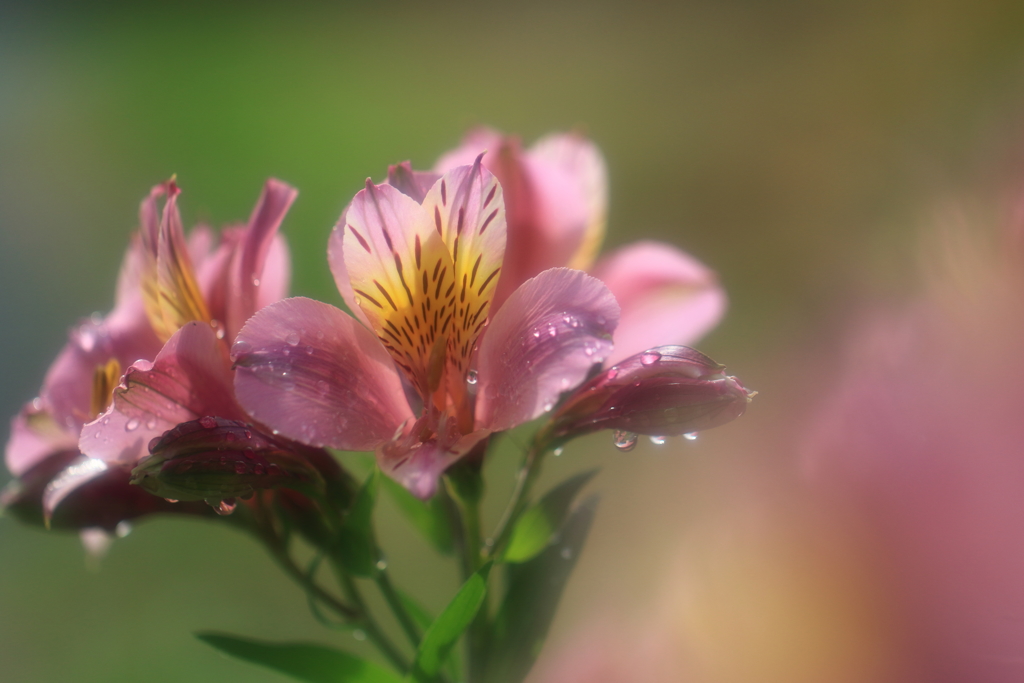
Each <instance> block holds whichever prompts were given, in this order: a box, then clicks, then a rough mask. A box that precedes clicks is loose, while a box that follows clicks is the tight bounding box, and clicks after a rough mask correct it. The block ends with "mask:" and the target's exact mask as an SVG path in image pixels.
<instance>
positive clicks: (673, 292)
mask: <svg viewBox="0 0 1024 683" xmlns="http://www.w3.org/2000/svg"><path fill="white" fill-rule="evenodd" d="M594 275H595V276H596V277H598V278H600V280H601V281H602V282H604V283H605V284H606V285H607V286H608V289H610V290H611V292H612V294H614V295H615V299H616V300H617V301H618V302H619V306H621V307H622V318H621V320H620V321H619V328H618V329H617V330H616V332H615V351H614V353H613V354H612V356H611V357H610V358H609V359H608V362H609V363H610V364H614V363H617V362H618V361H620V360H622V359H623V358H628V357H629V356H632V355H633V354H636V353H640V352H641V351H644V350H645V349H648V348H650V347H652V346H663V345H666V344H680V345H684V346H685V345H693V344H694V343H695V342H697V340H699V339H700V338H701V337H702V336H704V335H705V334H707V332H709V331H710V330H711V329H712V328H714V326H715V325H717V324H718V321H719V320H721V318H722V315H723V314H724V313H725V308H726V303H727V301H726V296H725V291H724V290H723V289H722V288H721V286H720V285H719V284H718V278H717V276H716V275H715V273H714V271H712V270H711V269H709V268H708V267H707V266H705V265H703V264H702V263H700V262H699V261H697V260H696V259H695V258H693V257H692V256H689V255H687V254H685V253H683V252H682V251H680V250H678V249H676V248H675V247H673V246H670V245H668V244H662V243H660V242H637V243H635V244H631V245H629V246H626V247H623V248H621V249H619V250H618V251H615V252H613V253H612V254H610V255H608V256H607V257H605V258H604V259H602V260H601V262H600V263H599V264H598V266H597V268H595V269H594Z"/></svg>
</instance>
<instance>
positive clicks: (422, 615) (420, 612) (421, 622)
mask: <svg viewBox="0 0 1024 683" xmlns="http://www.w3.org/2000/svg"><path fill="white" fill-rule="evenodd" d="M397 593H398V598H399V600H401V601H402V605H403V606H404V607H405V611H406V612H408V613H409V616H410V617H412V620H413V621H415V622H416V625H417V626H419V627H420V628H421V629H423V630H424V631H426V630H427V629H429V628H430V625H431V624H433V623H434V617H433V616H432V615H431V614H430V612H428V611H427V610H426V609H425V608H424V607H423V605H421V604H420V603H419V602H417V601H416V600H415V599H413V598H412V596H410V595H409V594H408V593H405V592H403V591H401V590H399V591H397ZM444 668H445V670H446V671H447V673H448V677H449V678H450V679H451V680H453V681H457V680H459V678H460V675H459V672H460V671H462V664H461V662H460V661H459V653H458V650H457V649H455V648H451V650H450V651H449V652H448V657H447V658H446V659H445V665H444Z"/></svg>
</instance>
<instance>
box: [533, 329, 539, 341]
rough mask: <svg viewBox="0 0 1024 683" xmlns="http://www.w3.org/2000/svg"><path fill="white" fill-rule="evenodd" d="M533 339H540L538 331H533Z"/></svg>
mask: <svg viewBox="0 0 1024 683" xmlns="http://www.w3.org/2000/svg"><path fill="white" fill-rule="evenodd" d="M533 338H534V339H540V330H534V331H533Z"/></svg>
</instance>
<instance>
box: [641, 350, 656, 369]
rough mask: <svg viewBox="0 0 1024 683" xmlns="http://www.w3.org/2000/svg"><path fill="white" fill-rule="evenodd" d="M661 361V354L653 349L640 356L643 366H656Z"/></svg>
mask: <svg viewBox="0 0 1024 683" xmlns="http://www.w3.org/2000/svg"><path fill="white" fill-rule="evenodd" d="M659 360H661V353H659V352H658V351H655V350H654V349H651V350H650V351H644V352H643V354H641V356H640V363H641V364H643V365H654V364H655V363H657V362H658V361H659Z"/></svg>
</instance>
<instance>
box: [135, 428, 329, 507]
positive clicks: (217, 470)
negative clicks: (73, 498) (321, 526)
mask: <svg viewBox="0 0 1024 683" xmlns="http://www.w3.org/2000/svg"><path fill="white" fill-rule="evenodd" d="M149 450H150V455H149V456H148V457H146V458H143V459H142V460H141V461H140V462H139V464H138V465H137V466H136V467H135V469H134V470H132V479H131V482H132V483H133V484H137V485H139V486H140V487H142V488H143V489H145V490H146V491H149V492H150V493H152V494H153V495H156V496H160V497H161V498H168V499H173V500H182V501H185V500H206V501H210V502H212V501H221V500H228V499H232V498H247V497H249V496H250V495H252V494H253V493H254V492H255V491H257V490H259V489H269V488H278V487H287V488H292V489H297V490H300V491H302V492H303V493H313V494H320V493H323V492H324V489H325V482H324V479H323V477H322V475H321V474H320V472H319V471H318V470H317V469H316V468H315V467H313V466H312V465H311V464H310V463H309V462H308V461H307V460H306V459H305V458H304V457H302V456H301V455H300V454H298V453H296V452H295V451H294V450H293V449H291V448H289V447H288V446H287V445H285V444H283V443H281V442H279V441H278V440H276V439H274V438H272V437H270V436H267V435H266V434H263V433H261V432H259V431H257V430H256V429H253V428H252V426H250V425H248V424H246V423H244V422H239V421H236V420H225V419H222V418H217V417H202V418H200V419H198V420H193V421H191V422H184V423H182V424H180V425H178V426H177V427H175V428H174V429H172V430H170V431H168V432H167V433H166V434H164V435H163V436H161V437H158V438H156V439H154V440H153V442H152V443H151V444H150V446H149Z"/></svg>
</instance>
